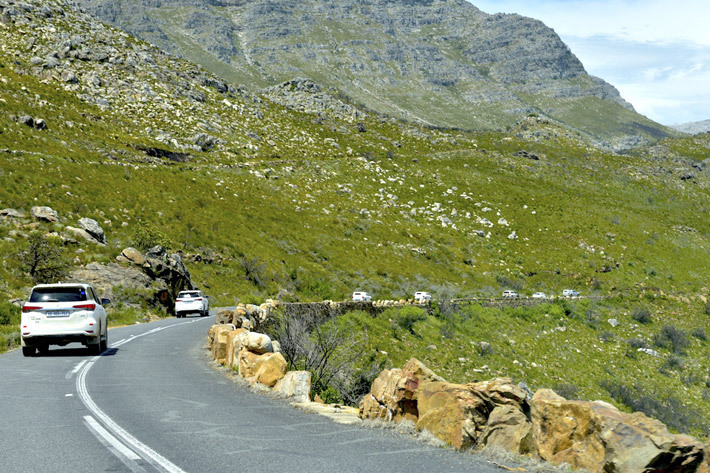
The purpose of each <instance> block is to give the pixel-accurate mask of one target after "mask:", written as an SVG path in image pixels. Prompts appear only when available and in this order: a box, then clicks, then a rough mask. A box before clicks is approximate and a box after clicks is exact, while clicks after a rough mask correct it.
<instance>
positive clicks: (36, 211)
mask: <svg viewBox="0 0 710 473" xmlns="http://www.w3.org/2000/svg"><path fill="white" fill-rule="evenodd" d="M30 215H32V217H33V218H34V219H35V220H39V221H41V222H58V221H59V215H58V214H57V211H56V210H53V209H52V208H50V207H46V206H38V207H32V208H31V209H30Z"/></svg>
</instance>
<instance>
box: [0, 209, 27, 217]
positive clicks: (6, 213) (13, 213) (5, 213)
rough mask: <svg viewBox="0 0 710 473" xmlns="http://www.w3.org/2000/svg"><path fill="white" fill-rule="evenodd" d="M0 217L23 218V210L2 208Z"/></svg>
mask: <svg viewBox="0 0 710 473" xmlns="http://www.w3.org/2000/svg"><path fill="white" fill-rule="evenodd" d="M0 218H17V219H20V218H25V214H24V212H21V211H19V210H15V209H2V210H0Z"/></svg>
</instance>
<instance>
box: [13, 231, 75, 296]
mask: <svg viewBox="0 0 710 473" xmlns="http://www.w3.org/2000/svg"><path fill="white" fill-rule="evenodd" d="M19 259H20V262H21V263H22V270H23V271H25V272H26V273H28V274H29V275H30V278H32V283H33V284H48V283H54V282H59V281H61V280H62V279H64V278H66V277H67V275H68V274H69V268H70V263H69V259H68V258H67V255H66V251H65V250H64V247H62V246H61V245H60V244H59V243H58V242H57V239H56V238H51V237H45V236H44V235H42V234H41V233H39V232H34V233H32V234H31V235H30V237H29V240H28V245H27V248H26V249H25V250H24V251H21V252H20V254H19Z"/></svg>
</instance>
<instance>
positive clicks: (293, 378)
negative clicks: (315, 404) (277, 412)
mask: <svg viewBox="0 0 710 473" xmlns="http://www.w3.org/2000/svg"><path fill="white" fill-rule="evenodd" d="M274 393H276V394H278V395H279V396H282V397H285V398H290V399H292V400H293V401H294V402H301V403H303V402H309V401H310V400H311V373H309V372H308V371H287V372H286V374H285V375H284V377H283V378H281V379H280V380H279V381H277V382H276V385H275V386H274Z"/></svg>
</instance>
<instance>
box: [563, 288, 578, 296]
mask: <svg viewBox="0 0 710 473" xmlns="http://www.w3.org/2000/svg"><path fill="white" fill-rule="evenodd" d="M562 296H563V297H579V292H577V291H575V290H574V289H565V290H564V291H562Z"/></svg>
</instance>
